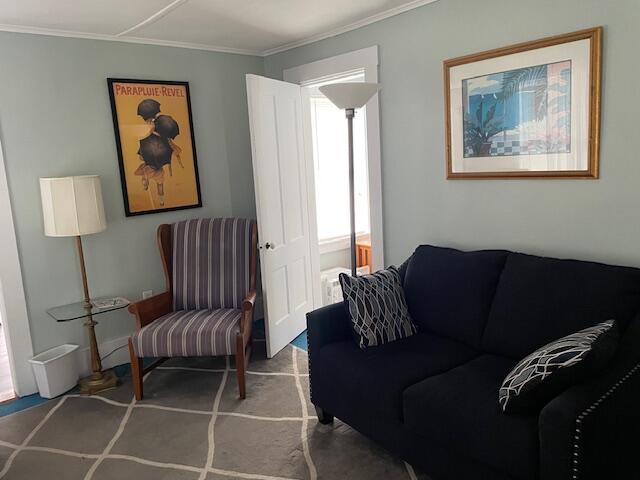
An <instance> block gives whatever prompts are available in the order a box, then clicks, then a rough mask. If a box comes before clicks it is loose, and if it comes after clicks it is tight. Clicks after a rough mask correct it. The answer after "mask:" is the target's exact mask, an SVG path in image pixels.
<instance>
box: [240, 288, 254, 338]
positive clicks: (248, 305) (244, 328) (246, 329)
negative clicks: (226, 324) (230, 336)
mask: <svg viewBox="0 0 640 480" xmlns="http://www.w3.org/2000/svg"><path fill="white" fill-rule="evenodd" d="M255 304H256V291H255V290H251V291H250V292H249V293H247V296H246V297H245V298H244V300H243V301H242V317H240V334H241V335H242V338H243V340H244V343H246V342H247V341H248V340H249V338H250V337H251V327H252V323H253V307H254V306H255Z"/></svg>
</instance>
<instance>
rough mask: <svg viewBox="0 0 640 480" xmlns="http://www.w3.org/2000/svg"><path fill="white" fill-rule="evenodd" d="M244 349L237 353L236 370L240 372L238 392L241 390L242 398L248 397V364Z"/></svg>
mask: <svg viewBox="0 0 640 480" xmlns="http://www.w3.org/2000/svg"><path fill="white" fill-rule="evenodd" d="M244 353H245V352H244V349H243V350H240V351H238V352H237V353H236V372H237V373H238V392H240V398H241V399H243V400H244V399H245V398H246V397H247V387H246V379H245V376H246V375H245V372H246V364H245V357H244Z"/></svg>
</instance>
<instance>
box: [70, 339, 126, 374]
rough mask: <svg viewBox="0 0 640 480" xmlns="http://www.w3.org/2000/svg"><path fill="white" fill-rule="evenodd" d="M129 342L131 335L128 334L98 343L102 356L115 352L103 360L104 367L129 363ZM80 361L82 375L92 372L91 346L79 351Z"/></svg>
mask: <svg viewBox="0 0 640 480" xmlns="http://www.w3.org/2000/svg"><path fill="white" fill-rule="evenodd" d="M128 342H129V337H128V336H126V337H120V338H114V339H112V340H108V341H106V342H104V343H101V344H100V345H98V350H99V351H100V356H101V357H104V356H105V355H108V354H109V353H110V352H113V353H111V355H109V356H108V357H106V358H104V359H103V360H102V368H112V367H115V366H117V365H122V364H124V363H129V361H130V359H129V349H128V348H127V344H128ZM119 347H121V348H119ZM116 349H117V350H116ZM78 362H80V365H79V367H80V376H81V377H85V376H87V375H89V374H91V352H90V351H89V347H86V348H83V349H81V350H80V351H79V354H78Z"/></svg>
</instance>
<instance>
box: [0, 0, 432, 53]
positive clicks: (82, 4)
mask: <svg viewBox="0 0 640 480" xmlns="http://www.w3.org/2000/svg"><path fill="white" fill-rule="evenodd" d="M434 1H437V0H0V30H5V31H14V32H15V31H17V32H27V33H37V34H45V35H58V36H67V37H80V38H95V39H101V40H117V41H125V42H133V43H149V44H154V45H170V46H176V47H186V48H198V49H203V50H214V51H223V52H232V53H241V54H248V55H268V54H271V53H276V52H279V51H283V50H287V49H289V48H293V47H297V46H300V45H304V44H306V43H310V42H313V41H316V40H320V39H322V38H327V37H330V36H333V35H337V34H339V33H343V32H345V31H349V30H353V29H355V28H358V27H361V26H363V25H367V24H369V23H373V22H376V21H378V20H382V19H383V18H387V17H390V16H393V15H397V14H398V13H402V12H405V11H407V10H411V9H413V8H417V7H420V6H422V5H425V4H427V3H432V2H434Z"/></svg>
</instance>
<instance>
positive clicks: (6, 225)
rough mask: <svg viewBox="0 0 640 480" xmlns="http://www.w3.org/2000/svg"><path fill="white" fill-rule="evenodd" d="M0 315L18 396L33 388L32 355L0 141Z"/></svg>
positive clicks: (29, 392)
mask: <svg viewBox="0 0 640 480" xmlns="http://www.w3.org/2000/svg"><path fill="white" fill-rule="evenodd" d="M0 205H2V208H0V225H1V226H2V227H1V228H0V252H2V255H0V317H1V318H2V324H3V327H6V328H5V339H6V342H7V352H8V354H9V365H10V367H11V379H12V382H13V388H14V390H15V392H16V394H17V395H18V396H20V397H22V396H25V395H30V394H32V393H35V392H36V391H37V388H36V383H35V379H34V377H33V372H32V371H31V365H30V364H29V359H31V358H32V357H33V344H32V343H31V330H30V328H29V316H28V314H27V301H26V298H25V294H24V286H23V283H22V270H21V268H20V258H19V256H18V244H17V241H16V232H15V228H14V223H13V214H12V210H11V198H10V196H9V186H8V183H7V175H6V171H5V164H4V155H3V151H2V144H1V143H0Z"/></svg>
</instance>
